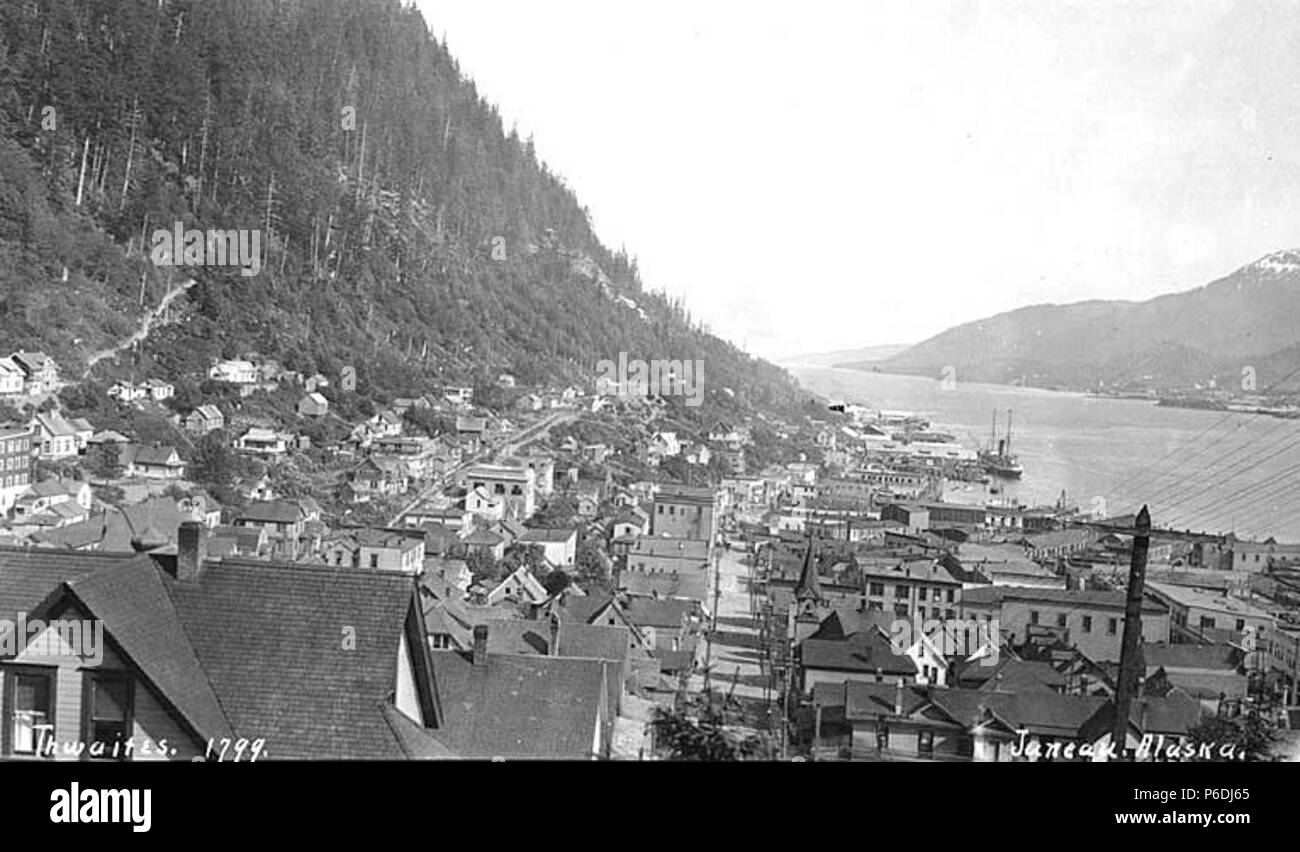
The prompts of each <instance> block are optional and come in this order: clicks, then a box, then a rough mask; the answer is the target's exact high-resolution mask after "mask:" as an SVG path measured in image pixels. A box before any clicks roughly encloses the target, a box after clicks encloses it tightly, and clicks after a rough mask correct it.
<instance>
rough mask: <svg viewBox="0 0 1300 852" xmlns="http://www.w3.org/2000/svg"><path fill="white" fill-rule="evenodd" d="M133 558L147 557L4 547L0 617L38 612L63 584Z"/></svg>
mask: <svg viewBox="0 0 1300 852" xmlns="http://www.w3.org/2000/svg"><path fill="white" fill-rule="evenodd" d="M133 559H147V557H143V556H140V555H139V554H137V553H97V552H89V553H83V552H80V551H76V552H68V551H65V550H54V549H48V548H30V547H5V546H0V620H3V621H7V622H13V621H15V620H16V619H17V617H18V613H20V612H32V611H34V610H35V609H36V608H37V607H38V606H40V605H41V603H42V602H44V601H45V600H46V599H47V598H49V597H50V596H51V595H52V594H53V593H54V592H55V590H56V589H57V588H58V586H59V584H60V583H65V582H69V581H72V580H77V579H80V578H81V577H84V576H86V575H88V574H90V573H91V572H93V571H97V570H99V569H101V568H104V567H105V566H108V565H115V564H118V563H121V562H129V561H131V560H133Z"/></svg>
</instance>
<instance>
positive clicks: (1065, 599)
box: [961, 586, 1168, 613]
mask: <svg viewBox="0 0 1300 852" xmlns="http://www.w3.org/2000/svg"><path fill="white" fill-rule="evenodd" d="M961 600H962V604H963V605H966V604H977V605H981V604H982V605H997V604H1001V603H1002V602H1003V601H1007V600H1014V601H1024V602H1026V603H1043V604H1056V605H1058V606H1074V607H1092V608H1096V609H1117V610H1121V611H1123V609H1124V606H1125V603H1126V597H1125V593H1124V592H1112V591H1102V590H1097V589H1043V588H1038V587H1036V586H981V587H978V588H974V589H966V590H965V591H963V592H962V595H961ZM1142 611H1143V612H1153V613H1163V612H1168V608H1167V607H1166V606H1165V605H1164V604H1162V603H1160V602H1159V601H1156V600H1153V599H1151V598H1144V599H1143V601H1142Z"/></svg>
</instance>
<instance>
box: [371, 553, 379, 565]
mask: <svg viewBox="0 0 1300 852" xmlns="http://www.w3.org/2000/svg"><path fill="white" fill-rule="evenodd" d="M370 567H371V568H378V567H379V554H378V553H372V554H370Z"/></svg>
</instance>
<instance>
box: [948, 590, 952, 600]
mask: <svg viewBox="0 0 1300 852" xmlns="http://www.w3.org/2000/svg"><path fill="white" fill-rule="evenodd" d="M952 602H953V591H952V589H949V590H948V603H952Z"/></svg>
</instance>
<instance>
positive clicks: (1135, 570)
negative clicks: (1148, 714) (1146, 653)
mask: <svg viewBox="0 0 1300 852" xmlns="http://www.w3.org/2000/svg"><path fill="white" fill-rule="evenodd" d="M1134 532H1135V535H1134V536H1133V559H1132V561H1131V562H1130V563H1129V569H1128V601H1127V604H1126V606H1125V608H1124V640H1123V644H1122V645H1121V646H1120V657H1119V683H1118V684H1117V686H1116V689H1115V727H1114V729H1113V730H1112V732H1111V737H1110V743H1111V747H1112V748H1113V749H1114V754H1115V755H1117V756H1118V755H1123V753H1124V743H1126V742H1127V741H1128V722H1129V707H1130V706H1131V705H1132V703H1133V695H1134V693H1135V692H1137V685H1138V679H1139V678H1140V677H1141V676H1142V675H1144V674H1146V672H1145V671H1143V669H1144V668H1145V666H1144V665H1143V662H1142V587H1143V585H1144V584H1145V582H1146V575H1147V550H1148V548H1149V547H1150V545H1151V513H1150V512H1148V511H1147V507H1146V506H1143V507H1142V511H1140V512H1138V516H1137V521H1136V522H1135V524H1134Z"/></svg>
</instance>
